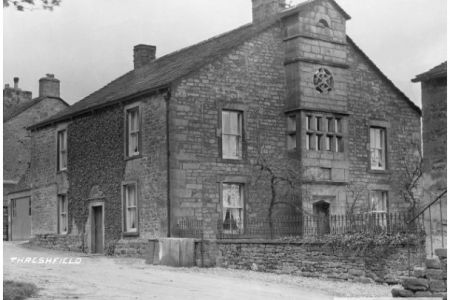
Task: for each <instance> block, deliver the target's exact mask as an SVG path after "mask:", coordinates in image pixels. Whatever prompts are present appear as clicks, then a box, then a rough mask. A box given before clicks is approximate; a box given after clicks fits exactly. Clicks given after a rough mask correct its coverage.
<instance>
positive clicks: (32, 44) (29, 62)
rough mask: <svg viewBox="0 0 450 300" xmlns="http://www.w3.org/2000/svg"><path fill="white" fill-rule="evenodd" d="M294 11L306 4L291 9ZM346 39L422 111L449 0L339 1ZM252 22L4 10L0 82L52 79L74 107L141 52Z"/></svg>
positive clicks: (148, 13) (90, 3)
mask: <svg viewBox="0 0 450 300" xmlns="http://www.w3.org/2000/svg"><path fill="white" fill-rule="evenodd" d="M293 2H294V3H298V2H302V1H293ZM337 2H338V3H339V4H340V5H341V6H342V7H343V8H344V10H346V12H347V13H348V14H349V15H350V16H351V17H352V19H351V20H350V21H348V22H347V25H348V26H347V34H348V35H349V36H350V37H351V38H352V39H353V40H354V41H355V42H356V43H357V44H358V45H359V46H360V47H361V48H362V50H363V51H364V52H365V53H366V54H367V55H368V56H369V57H370V58H371V59H372V60H373V61H374V62H375V63H376V64H377V66H378V67H379V68H380V69H381V70H382V71H383V72H384V73H385V74H386V75H387V76H388V77H389V78H390V79H391V80H393V81H394V83H395V84H396V85H397V86H398V87H399V88H400V89H401V90H402V91H403V92H405V93H406V94H407V95H408V96H409V97H410V98H411V100H413V101H414V102H415V103H417V104H418V105H420V84H414V83H411V79H412V78H413V77H414V76H415V75H416V74H419V73H422V72H424V71H427V70H428V69H430V68H431V67H434V66H435V65H438V64H440V63H441V62H443V61H445V60H446V59H447V58H446V57H447V40H446V38H447V25H446V16H447V7H446V0H337ZM250 21H251V0H226V1H223V0H222V1H220V0H172V1H167V0H133V1H124V0H62V4H61V6H60V7H58V8H56V9H55V10H54V11H53V12H49V11H40V10H34V11H27V12H17V11H15V10H14V9H13V8H7V9H3V23H4V24H3V25H4V27H3V81H4V83H9V84H11V85H12V84H13V77H14V76H17V77H20V84H19V86H20V87H21V88H22V89H25V90H31V91H32V92H33V97H37V96H38V80H39V78H41V77H43V76H44V75H45V74H46V73H53V74H55V76H56V77H57V78H58V79H60V80H61V96H62V98H64V99H65V100H66V101H68V102H69V103H74V102H76V101H78V100H81V99H82V98H83V97H85V96H87V95H88V94H90V93H92V92H94V91H95V90H97V89H99V88H101V87H103V86H104V85H105V84H107V83H108V82H110V81H111V80H113V79H115V78H117V77H118V76H120V75H122V74H124V73H125V72H128V71H129V70H131V69H132V68H133V55H132V49H133V46H134V45H136V44H141V43H142V44H152V45H156V46H157V56H158V57H160V56H162V55H164V54H167V53H170V52H172V51H176V50H178V49H180V48H182V47H186V46H189V45H192V44H194V43H197V42H199V41H202V40H204V39H207V38H210V37H212V36H214V35H217V34H220V33H223V32H225V31H228V30H231V29H234V28H236V27H238V26H240V25H243V24H245V23H248V22H250Z"/></svg>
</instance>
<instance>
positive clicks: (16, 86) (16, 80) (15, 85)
mask: <svg viewBox="0 0 450 300" xmlns="http://www.w3.org/2000/svg"><path fill="white" fill-rule="evenodd" d="M14 88H15V89H16V90H18V89H19V77H14Z"/></svg>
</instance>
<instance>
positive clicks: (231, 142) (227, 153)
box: [222, 135, 241, 159]
mask: <svg viewBox="0 0 450 300" xmlns="http://www.w3.org/2000/svg"><path fill="white" fill-rule="evenodd" d="M222 156H223V158H231V159H237V158H240V157H241V138H240V136H235V135H223V136H222Z"/></svg>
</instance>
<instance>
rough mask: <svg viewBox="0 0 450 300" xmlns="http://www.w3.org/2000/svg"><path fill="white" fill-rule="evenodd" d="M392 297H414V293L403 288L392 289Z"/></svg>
mask: <svg viewBox="0 0 450 300" xmlns="http://www.w3.org/2000/svg"><path fill="white" fill-rule="evenodd" d="M391 293H392V297H394V298H407V297H414V293H413V292H411V291H408V290H403V289H397V288H395V289H392V291H391Z"/></svg>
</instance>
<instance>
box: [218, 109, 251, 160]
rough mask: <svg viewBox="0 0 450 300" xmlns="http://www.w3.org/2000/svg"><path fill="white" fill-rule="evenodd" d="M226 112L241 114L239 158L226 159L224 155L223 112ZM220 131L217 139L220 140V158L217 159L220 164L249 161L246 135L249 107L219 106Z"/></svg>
mask: <svg viewBox="0 0 450 300" xmlns="http://www.w3.org/2000/svg"><path fill="white" fill-rule="evenodd" d="M224 111H230V112H237V113H239V115H240V116H241V117H240V120H241V126H240V133H241V135H240V137H241V139H240V140H241V143H240V144H241V145H240V146H241V150H240V152H241V155H240V157H239V158H227V157H224V154H223V142H224V141H223V135H224V133H223V124H222V123H223V120H222V119H223V112H224ZM217 120H218V130H217V138H218V154H219V157H218V159H217V161H218V162H225V163H242V162H243V161H245V160H246V159H247V134H246V120H247V107H246V106H244V105H238V104H236V105H226V106H219V108H218V118H217Z"/></svg>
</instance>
